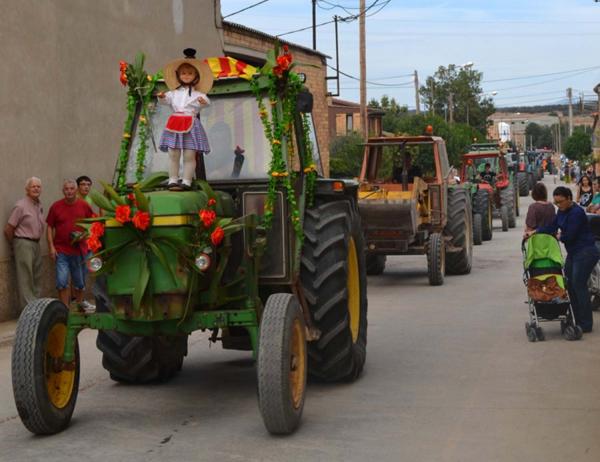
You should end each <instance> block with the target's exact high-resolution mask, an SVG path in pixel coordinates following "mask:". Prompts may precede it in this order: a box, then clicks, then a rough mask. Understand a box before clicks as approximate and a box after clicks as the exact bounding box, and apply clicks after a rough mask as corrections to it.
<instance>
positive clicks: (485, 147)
mask: <svg viewBox="0 0 600 462" xmlns="http://www.w3.org/2000/svg"><path fill="white" fill-rule="evenodd" d="M486 169H487V170H489V173H487V172H486ZM460 178H461V180H462V181H464V182H467V183H470V184H477V188H478V190H481V191H486V192H487V195H488V198H489V199H491V203H492V204H493V206H494V211H495V214H496V216H499V218H500V219H501V222H502V231H508V229H509V228H514V227H515V226H516V217H517V216H518V215H519V195H518V193H517V191H516V189H515V186H514V174H513V173H512V172H511V171H510V170H509V167H508V163H507V160H506V154H505V152H504V151H503V149H502V146H501V145H499V144H498V143H479V144H474V145H472V146H471V148H470V149H469V152H467V153H466V154H464V155H463V158H462V165H461V170H460ZM481 196H483V194H481ZM482 204H483V200H482ZM482 207H483V205H482ZM488 207H489V206H488ZM478 210H479V208H478ZM486 222H487V223H489V221H486ZM490 233H491V228H490Z"/></svg>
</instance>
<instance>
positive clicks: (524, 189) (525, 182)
mask: <svg viewBox="0 0 600 462" xmlns="http://www.w3.org/2000/svg"><path fill="white" fill-rule="evenodd" d="M517 182H518V184H519V196H522V197H525V196H527V195H529V178H528V175H527V173H526V172H519V173H517Z"/></svg>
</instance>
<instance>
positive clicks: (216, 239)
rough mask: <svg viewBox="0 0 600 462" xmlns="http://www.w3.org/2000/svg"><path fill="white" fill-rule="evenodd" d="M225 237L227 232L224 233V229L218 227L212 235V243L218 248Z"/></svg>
mask: <svg viewBox="0 0 600 462" xmlns="http://www.w3.org/2000/svg"><path fill="white" fill-rule="evenodd" d="M224 237H225V231H223V228H221V227H220V226H217V227H216V228H215V230H214V231H213V232H212V233H211V235H210V241H211V242H212V243H213V245H214V246H215V247H216V246H218V245H219V244H220V243H221V242H222V241H223V238H224Z"/></svg>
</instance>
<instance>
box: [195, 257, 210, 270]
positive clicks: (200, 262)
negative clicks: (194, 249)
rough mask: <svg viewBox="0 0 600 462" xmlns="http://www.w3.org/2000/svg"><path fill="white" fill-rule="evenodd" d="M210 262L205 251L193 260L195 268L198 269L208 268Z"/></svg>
mask: <svg viewBox="0 0 600 462" xmlns="http://www.w3.org/2000/svg"><path fill="white" fill-rule="evenodd" d="M210 263H211V259H210V256H209V255H207V254H205V253H201V254H200V255H198V256H197V257H196V259H195V260H194V264H195V265H196V268H198V269H199V270H200V271H206V270H207V269H208V268H210Z"/></svg>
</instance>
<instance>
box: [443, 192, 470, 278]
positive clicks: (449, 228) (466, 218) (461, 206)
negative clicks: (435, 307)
mask: <svg viewBox="0 0 600 462" xmlns="http://www.w3.org/2000/svg"><path fill="white" fill-rule="evenodd" d="M472 220H473V216H472V212H471V201H470V200H469V195H468V193H467V191H466V190H465V189H459V188H456V189H448V223H447V224H446V228H445V230H444V232H445V234H447V235H449V236H450V237H451V238H452V239H451V244H452V247H454V248H455V249H456V248H458V249H459V250H455V251H453V252H446V271H447V273H448V274H468V273H470V272H471V264H472V262H473V221H472Z"/></svg>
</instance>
